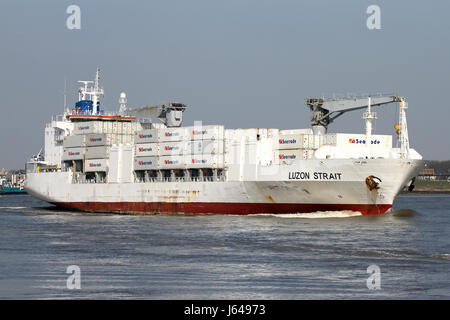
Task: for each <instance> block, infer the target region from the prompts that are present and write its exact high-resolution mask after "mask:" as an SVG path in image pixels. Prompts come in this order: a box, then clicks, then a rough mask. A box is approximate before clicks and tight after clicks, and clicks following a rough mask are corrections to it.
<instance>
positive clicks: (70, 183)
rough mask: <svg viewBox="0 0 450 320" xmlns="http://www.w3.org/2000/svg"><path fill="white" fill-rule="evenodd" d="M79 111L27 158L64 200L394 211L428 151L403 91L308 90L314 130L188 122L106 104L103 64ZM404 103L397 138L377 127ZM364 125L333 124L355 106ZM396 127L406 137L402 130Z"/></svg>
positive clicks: (129, 206)
mask: <svg viewBox="0 0 450 320" xmlns="http://www.w3.org/2000/svg"><path fill="white" fill-rule="evenodd" d="M79 82H80V83H81V84H82V85H81V86H80V88H79V91H78V95H79V97H78V101H77V102H76V103H75V105H74V107H73V108H72V110H70V108H67V107H65V112H64V114H62V115H58V116H53V118H52V120H51V122H50V123H48V124H47V125H46V127H45V145H44V148H45V156H44V158H43V159H41V160H40V161H29V162H28V163H27V177H26V184H25V188H26V190H27V192H28V193H29V194H30V195H32V196H34V197H36V198H39V199H41V200H44V201H46V202H48V203H52V204H54V205H56V206H59V207H62V208H66V209H70V210H81V211H86V212H113V213H127V214H155V213H167V214H172V213H182V214H235V215H246V214H261V213H269V214H288V213H308V212H316V211H342V210H351V211H357V212H360V213H362V214H382V213H385V212H388V211H389V210H391V208H392V204H393V202H394V199H395V197H396V195H397V194H398V193H399V192H400V191H401V190H402V189H403V188H404V187H405V186H409V188H410V189H412V188H413V184H412V183H413V182H412V181H414V177H415V176H416V175H417V174H418V172H419V171H420V170H421V169H422V167H423V160H422V156H421V155H420V154H419V153H418V152H417V151H415V150H414V149H413V148H411V147H410V145H409V139H408V130H407V121H406V110H407V108H408V104H407V102H406V99H405V98H403V97H400V96H398V95H396V94H392V95H381V94H379V95H372V96H363V97H346V98H330V99H326V98H323V97H322V98H308V99H306V107H307V108H308V109H309V113H310V118H311V127H310V128H294V129H286V130H284V129H276V128H249V129H226V128H224V126H222V125H203V124H202V123H201V122H194V124H193V126H183V125H182V116H183V113H184V112H185V111H186V110H187V109H188V106H186V105H185V104H183V103H179V102H170V103H166V104H162V105H157V106H146V107H141V108H134V109H133V108H131V109H130V108H128V107H127V97H126V94H125V93H121V94H120V95H119V106H118V107H119V108H118V111H116V112H111V113H107V112H105V111H104V110H103V105H102V103H101V99H102V97H103V94H104V92H103V89H102V88H101V87H100V84H99V70H98V69H97V72H96V75H95V78H94V81H79ZM389 103H396V104H397V103H398V119H399V121H398V123H395V124H393V125H395V129H396V132H395V133H394V134H393V135H380V134H374V133H373V132H372V131H373V130H372V126H373V121H374V120H375V119H376V118H377V115H376V113H375V112H373V111H372V108H373V107H376V106H380V105H384V104H389ZM357 110H360V111H363V114H362V120H363V121H364V122H365V132H363V133H329V132H328V126H329V125H330V124H331V123H332V122H333V121H335V120H336V118H338V117H339V116H341V115H342V114H344V113H346V112H350V111H357ZM393 136H394V138H393Z"/></svg>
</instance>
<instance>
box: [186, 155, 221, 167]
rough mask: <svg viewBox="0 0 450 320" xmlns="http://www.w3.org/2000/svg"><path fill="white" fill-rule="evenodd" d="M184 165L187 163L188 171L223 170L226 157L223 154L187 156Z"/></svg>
mask: <svg viewBox="0 0 450 320" xmlns="http://www.w3.org/2000/svg"><path fill="white" fill-rule="evenodd" d="M184 163H185V165H186V168H187V169H200V168H212V169H215V168H223V167H224V155H223V154H214V155H211V154H192V155H185V156H184Z"/></svg>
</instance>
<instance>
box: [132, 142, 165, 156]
mask: <svg viewBox="0 0 450 320" xmlns="http://www.w3.org/2000/svg"><path fill="white" fill-rule="evenodd" d="M158 155H159V144H158V143H142V144H137V145H135V146H134V156H135V157H153V156H158Z"/></svg>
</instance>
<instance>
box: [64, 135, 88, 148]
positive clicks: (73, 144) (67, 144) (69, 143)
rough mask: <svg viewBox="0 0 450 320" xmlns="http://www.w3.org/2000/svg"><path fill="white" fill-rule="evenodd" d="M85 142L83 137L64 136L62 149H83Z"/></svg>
mask: <svg viewBox="0 0 450 320" xmlns="http://www.w3.org/2000/svg"><path fill="white" fill-rule="evenodd" d="M85 142H86V136H85V135H74V136H65V137H64V140H63V147H64V148H77V147H78V148H79V147H84V146H85Z"/></svg>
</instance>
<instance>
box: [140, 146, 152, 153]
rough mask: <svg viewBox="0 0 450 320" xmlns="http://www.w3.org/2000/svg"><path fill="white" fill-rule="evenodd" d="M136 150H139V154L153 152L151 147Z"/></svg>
mask: <svg viewBox="0 0 450 320" xmlns="http://www.w3.org/2000/svg"><path fill="white" fill-rule="evenodd" d="M138 150H139V152H149V151H153V149H152V148H151V147H148V148H142V147H139V148H138Z"/></svg>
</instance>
